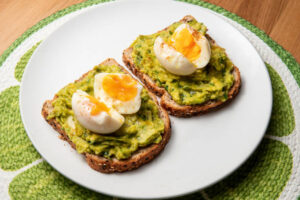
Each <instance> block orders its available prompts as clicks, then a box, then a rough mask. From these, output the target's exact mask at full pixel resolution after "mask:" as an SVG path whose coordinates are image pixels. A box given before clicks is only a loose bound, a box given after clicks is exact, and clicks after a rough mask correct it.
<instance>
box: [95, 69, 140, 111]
mask: <svg viewBox="0 0 300 200" xmlns="http://www.w3.org/2000/svg"><path fill="white" fill-rule="evenodd" d="M109 74H115V75H118V76H124V75H125V74H121V73H99V74H97V75H96V76H95V82H94V95H95V97H96V98H97V99H101V101H103V102H105V103H106V104H107V105H109V106H111V107H113V108H114V109H116V111H118V112H119V113H121V114H133V113H136V112H137V111H138V110H139V109H140V107H141V91H142V89H143V86H142V85H141V84H139V83H138V82H137V85H136V86H137V90H138V92H137V95H136V96H135V97H134V98H133V99H131V100H129V101H121V100H118V99H114V98H112V97H111V96H109V95H108V94H107V93H106V92H105V90H104V89H103V86H102V82H103V78H104V77H105V76H106V75H109Z"/></svg>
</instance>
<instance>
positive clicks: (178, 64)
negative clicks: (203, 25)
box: [153, 24, 211, 76]
mask: <svg viewBox="0 0 300 200" xmlns="http://www.w3.org/2000/svg"><path fill="white" fill-rule="evenodd" d="M185 28H186V29H188V31H189V32H190V33H191V34H192V35H194V34H200V33H199V32H197V31H196V30H194V29H192V28H191V27H190V26H189V25H187V24H181V25H180V26H178V27H177V28H176V29H175V31H174V34H177V33H178V32H180V31H181V30H182V29H185ZM194 40H195V42H196V43H197V45H198V46H200V48H201V52H200V55H199V57H198V58H197V59H196V60H194V61H193V62H191V61H189V60H188V59H187V58H186V57H185V56H184V55H183V54H182V53H180V52H178V51H176V50H175V49H174V48H173V47H172V46H170V45H168V44H167V43H166V42H165V41H163V39H162V38H161V37H159V36H158V37H157V38H156V40H155V42H154V46H153V50H154V53H155V55H156V58H157V59H158V61H159V62H160V64H161V65H162V66H163V67H164V68H165V69H166V70H168V71H169V72H171V73H173V74H176V75H181V76H186V75H190V74H192V73H194V72H195V71H196V70H197V69H199V68H203V67H205V66H206V65H207V64H208V63H209V60H210V56H211V49H210V44H209V42H208V40H207V38H206V37H205V36H204V35H201V36H200V37H199V38H195V37H194Z"/></svg>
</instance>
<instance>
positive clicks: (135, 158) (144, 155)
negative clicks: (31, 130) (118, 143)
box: [42, 58, 171, 173]
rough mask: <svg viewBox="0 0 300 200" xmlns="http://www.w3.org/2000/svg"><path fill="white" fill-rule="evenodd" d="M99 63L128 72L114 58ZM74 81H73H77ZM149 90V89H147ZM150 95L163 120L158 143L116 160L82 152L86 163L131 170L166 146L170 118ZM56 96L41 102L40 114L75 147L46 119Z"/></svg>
mask: <svg viewBox="0 0 300 200" xmlns="http://www.w3.org/2000/svg"><path fill="white" fill-rule="evenodd" d="M101 64H103V65H117V66H119V67H120V68H121V69H122V70H123V71H124V72H125V73H128V72H127V71H126V70H125V69H124V67H122V66H121V65H119V64H118V63H117V62H116V61H115V60H114V59H112V58H109V59H107V60H105V61H103V62H102V63H101ZM87 74H88V72H87V73H85V74H84V75H82V77H81V78H80V79H78V80H77V81H80V80H81V79H82V78H84V77H85V76H86V75H87ZM77 81H75V82H77ZM148 92H149V91H148ZM149 95H150V97H151V98H152V100H153V101H154V102H155V104H156V105H157V106H158V107H159V112H160V117H161V118H162V119H163V121H164V128H165V129H164V133H163V135H162V140H161V142H160V143H158V144H151V145H150V146H147V147H144V148H140V149H139V150H138V151H136V152H134V153H133V155H132V156H131V157H130V158H128V159H125V160H117V159H116V158H113V159H107V158H104V157H101V156H97V155H94V154H90V153H83V155H84V156H85V159H86V161H87V163H88V165H89V166H90V167H91V168H93V169H94V170H96V171H99V172H102V173H113V172H125V171H129V170H133V169H136V168H139V167H140V166H142V165H144V164H146V163H148V162H150V161H151V160H153V159H154V158H155V157H156V156H157V155H158V154H159V153H160V152H161V151H162V150H163V149H164V148H165V146H166V144H167V143H168V141H169V139H170V136H171V124H170V119H169V116H168V113H167V112H166V111H165V110H164V109H163V108H162V107H161V106H159V104H158V102H157V99H156V96H155V95H154V94H153V93H151V92H149ZM55 98H57V97H56V96H54V98H53V99H52V100H47V101H45V103H44V104H43V107H42V116H43V117H44V118H45V120H46V121H47V122H48V123H49V124H50V125H51V126H52V127H53V128H54V129H55V130H56V131H57V132H59V133H60V135H61V139H64V140H66V141H67V142H68V143H69V144H70V145H71V147H72V148H74V149H76V145H75V144H74V143H73V142H72V141H71V140H70V138H69V137H68V135H67V133H66V132H65V131H64V130H63V129H62V127H61V125H60V124H59V123H58V121H56V120H55V119H54V118H53V119H47V117H48V115H49V114H50V113H51V111H52V110H53V107H52V101H53V100H54V99H55Z"/></svg>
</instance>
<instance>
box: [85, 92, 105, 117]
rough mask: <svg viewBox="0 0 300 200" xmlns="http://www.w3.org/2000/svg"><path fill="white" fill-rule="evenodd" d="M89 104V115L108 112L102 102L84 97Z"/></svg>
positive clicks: (90, 97)
mask: <svg viewBox="0 0 300 200" xmlns="http://www.w3.org/2000/svg"><path fill="white" fill-rule="evenodd" d="M86 97H87V98H88V99H89V100H90V102H91V103H92V104H91V107H92V109H91V112H90V113H91V115H98V114H99V113H100V112H108V111H109V108H108V107H107V106H106V105H105V104H104V103H102V102H100V101H98V99H96V98H95V97H92V96H86Z"/></svg>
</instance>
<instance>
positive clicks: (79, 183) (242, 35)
mask: <svg viewBox="0 0 300 200" xmlns="http://www.w3.org/2000/svg"><path fill="white" fill-rule="evenodd" d="M130 1H135V0H116V1H110V2H102V3H100V4H96V5H93V7H86V8H85V9H87V10H85V11H83V12H82V13H79V14H78V15H76V16H74V17H73V18H71V19H69V20H67V21H66V22H65V23H63V24H62V25H61V26H60V27H58V28H56V29H55V30H54V31H52V32H51V33H50V34H49V35H48V36H47V37H45V39H43V41H44V42H42V43H41V44H40V45H39V46H38V47H37V49H36V50H35V51H34V53H33V54H32V56H31V58H30V59H29V61H28V63H27V66H29V65H30V63H31V60H32V58H33V57H34V56H35V54H36V52H38V50H39V48H40V47H41V46H44V45H43V44H45V41H46V40H48V38H49V37H50V36H52V35H53V34H54V33H55V32H57V31H58V30H59V29H61V28H62V27H64V25H66V24H67V23H70V22H71V21H73V20H74V19H76V18H79V17H80V16H81V15H82V14H83V13H85V12H89V11H90V10H94V9H97V8H98V7H105V6H106V5H108V4H116V6H117V4H119V3H126V2H130ZM139 1H141V0H139ZM142 1H143V2H146V1H148V0H142ZM156 1H159V0H156ZM164 1H169V2H172V3H179V4H188V5H191V6H194V7H197V8H199V9H202V10H204V11H206V12H209V13H211V14H213V15H215V16H216V17H217V18H219V19H220V20H221V21H222V23H226V24H228V25H229V26H231V28H232V29H234V30H236V31H237V32H238V33H239V35H240V36H241V37H243V39H244V40H246V41H247V42H248V43H249V44H250V45H251V46H252V47H253V49H254V51H255V53H256V54H257V55H258V56H259V58H260V61H261V63H262V64H263V66H264V68H263V69H264V70H265V73H266V74H267V78H268V80H267V81H268V83H269V84H268V87H269V92H270V103H269V105H270V106H269V110H268V119H267V123H266V125H265V128H264V131H263V134H261V136H260V139H259V140H258V141H257V143H256V145H255V147H254V148H253V149H252V151H251V152H250V153H249V155H248V156H247V157H245V158H244V159H243V161H242V162H241V163H239V164H238V165H237V166H236V167H235V168H232V169H231V170H230V171H228V172H227V173H226V174H224V175H223V176H221V177H220V178H218V179H217V180H215V181H213V182H211V183H210V184H207V185H206V186H204V187H201V188H198V189H194V190H189V191H187V192H183V193H180V194H175V195H166V196H155V197H140V196H122V195H118V194H114V193H113V192H105V191H100V190H97V189H96V188H93V187H89V186H88V185H86V184H85V183H82V182H79V181H77V180H75V179H73V177H71V176H67V175H66V174H65V173H64V171H63V170H59V168H57V167H56V166H55V165H54V164H52V162H49V161H48V160H47V159H46V157H45V156H44V154H43V153H41V152H40V150H39V149H38V148H37V144H36V143H35V142H34V140H33V138H32V136H31V134H30V133H29V131H28V127H27V125H26V123H24V121H25V120H24V119H25V117H24V113H23V109H22V107H23V106H24V105H23V103H22V102H23V100H22V99H23V98H22V96H23V95H25V93H24V91H23V90H24V87H23V83H24V81H23V79H24V77H25V76H26V74H27V73H28V72H27V71H28V70H27V69H28V67H26V68H25V69H24V73H23V76H22V79H21V82H20V90H19V108H20V115H21V119H22V123H23V125H24V128H25V130H26V134H27V135H28V137H29V139H30V141H31V143H32V144H33V146H34V148H35V150H36V151H37V152H38V153H39V154H40V155H41V157H42V158H43V159H44V160H45V161H46V162H47V163H48V164H49V165H50V166H51V167H53V168H54V169H55V170H56V171H58V172H59V173H60V174H61V175H63V176H64V177H66V178H67V179H70V180H71V181H73V182H75V183H76V184H78V185H80V186H82V187H84V188H87V189H89V190H92V191H95V192H98V193H100V194H104V195H109V196H113V197H120V198H131V199H160V198H175V197H179V196H185V195H189V194H191V193H194V192H197V191H199V190H203V189H205V188H208V187H210V186H211V185H214V184H216V183H217V182H220V181H222V180H224V179H225V178H226V177H228V176H230V175H231V174H232V173H233V172H234V171H236V170H237V169H238V168H239V167H241V166H242V165H243V164H244V163H245V162H246V161H247V160H248V159H249V157H251V155H253V153H254V151H255V150H256V149H257V147H258V146H259V144H260V143H261V141H262V139H263V138H264V135H265V133H266V131H267V128H268V124H269V122H270V119H271V113H272V107H273V91H272V83H271V78H270V76H269V72H268V70H267V67H266V65H265V63H264V61H263V59H262V57H261V55H260V54H259V53H258V51H257V49H256V48H255V46H254V45H253V44H252V43H251V42H250V40H249V39H248V38H247V37H246V36H245V35H244V34H243V33H242V32H241V31H240V30H239V29H237V28H235V27H234V26H233V25H232V24H230V23H229V22H227V21H226V20H225V19H223V18H222V17H221V16H219V15H220V14H218V13H216V12H214V11H212V10H210V9H208V8H205V7H202V6H199V5H194V4H190V3H187V2H180V1H174V0H164ZM75 12H76V11H75ZM44 28H45V27H44ZM126 68H127V67H126ZM64 142H65V141H64ZM99 173H100V172H99Z"/></svg>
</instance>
